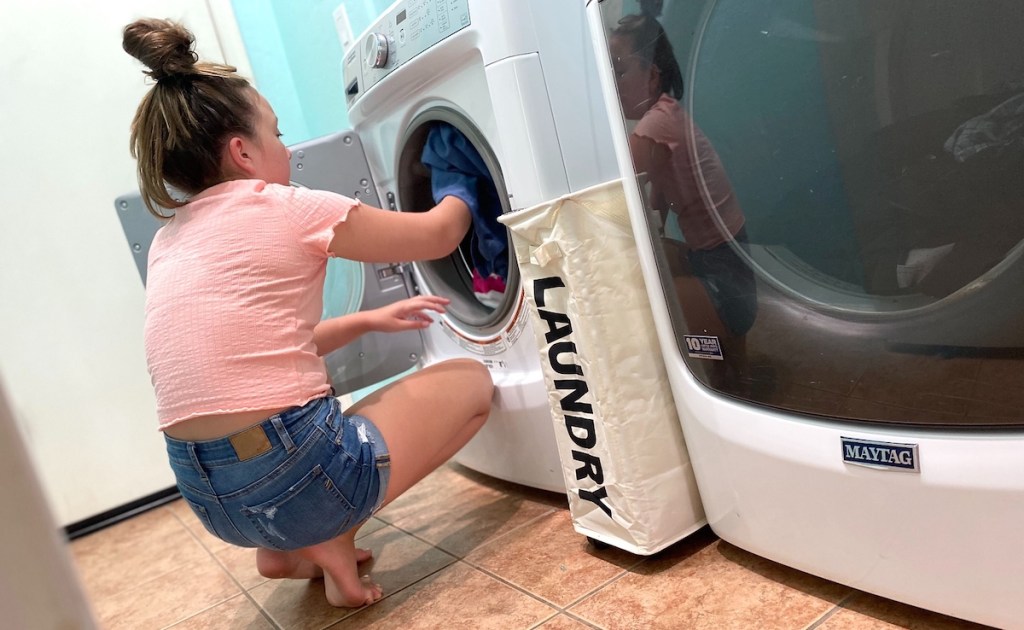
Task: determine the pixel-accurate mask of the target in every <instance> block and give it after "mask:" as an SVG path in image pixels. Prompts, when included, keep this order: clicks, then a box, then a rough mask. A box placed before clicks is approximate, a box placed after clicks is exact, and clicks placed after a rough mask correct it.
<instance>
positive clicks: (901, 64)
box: [587, 0, 1024, 628]
mask: <svg viewBox="0 0 1024 630" xmlns="http://www.w3.org/2000/svg"><path fill="white" fill-rule="evenodd" d="M587 4H588V7H587V11H588V18H589V23H590V25H591V31H592V35H593V37H594V44H595V52H596V54H597V56H598V69H599V74H600V76H601V79H602V84H603V86H604V88H605V90H604V91H605V98H606V104H607V106H608V110H609V112H610V122H611V128H612V129H613V140H614V142H615V145H616V151H617V154H618V159H619V163H620V165H621V168H622V170H623V172H624V173H626V179H627V180H628V182H629V185H628V186H627V188H628V190H629V198H630V212H631V216H632V218H633V219H634V230H635V232H636V238H637V242H638V247H639V249H640V252H641V256H642V259H643V268H644V273H645V278H646V279H647V283H648V293H649V296H650V299H651V303H652V305H653V308H654V311H655V321H656V326H657V329H658V334H659V338H660V340H661V347H662V351H663V354H664V357H665V361H666V364H667V366H668V372H669V377H670V380H671V385H672V389H673V393H674V396H675V398H676V404H677V407H678V410H679V415H680V421H681V423H682V426H683V433H684V436H685V439H686V442H687V446H688V450H689V453H690V456H691V458H692V461H693V465H694V472H695V474H696V477H697V483H698V487H699V490H700V495H701V498H702V501H703V503H704V507H705V510H706V513H707V518H708V521H709V523H710V525H711V527H712V528H713V529H714V531H715V532H716V533H717V534H718V535H719V536H721V537H722V538H723V539H724V540H726V541H728V542H730V543H732V544H735V545H737V546H739V547H742V548H744V549H746V550H749V551H751V552H753V553H756V554H759V555H762V556H765V557H767V558H770V559H772V560H775V561H777V562H780V563H783V564H786V565H789V566H791V567H795V568H797V569H800V570H803V571H806V572H809V573H812V574H815V575H818V576H822V577H824V578H827V579H829V580H833V581H835V582H839V583H842V584H846V585H849V586H851V587H854V588H857V589H860V590H863V591H867V592H870V593H875V594H878V595H881V596H884V597H887V598H891V599H894V600H898V601H901V602H906V603H908V604H912V605H915V606H919V607H922V608H926V609H929V610H934V611H938V612H941V613H945V614H948V615H952V616H955V617H959V618H962V619H967V620H972V621H977V622H981V623H986V624H991V625H994V626H997V627H1001V628H1012V627H1016V628H1020V627H1024V600H1022V599H1021V597H1020V593H1021V588H1022V585H1024V582H1022V580H1021V577H1020V567H1021V566H1024V541H1022V539H1021V536H1020V529H1021V528H1020V525H1021V523H1024V411H1022V409H1024V406H1022V403H1024V393H1022V392H1024V257H1022V256H1024V240H1022V239H1024V176H1022V174H1024V55H1022V54H1021V53H1020V50H1019V42H1020V39H1021V36H1022V35H1024V5H1022V4H1021V3H1019V2H1011V1H996V2H986V3H964V2H958V1H956V0H901V1H899V2H880V1H875V0H786V1H782V2H769V3H751V2H747V1H745V0H703V1H700V2H681V1H678V0H677V1H673V0H664V1H657V2H654V1H640V2H634V1H631V0H589V1H588V3H587ZM649 20H655V21H657V22H658V23H659V25H660V27H661V29H662V30H663V32H664V33H665V35H664V36H663V37H662V38H663V39H667V40H668V42H669V44H670V46H669V47H668V48H667V49H666V48H664V47H662V53H664V51H665V50H669V55H670V56H671V57H673V59H674V60H667V59H666V58H665V57H660V59H661V61H659V62H656V63H655V62H645V63H646V65H642V68H643V69H645V71H646V70H649V69H650V68H651V67H652V66H653V67H656V69H657V72H658V73H660V74H661V75H665V74H666V73H668V72H669V69H670V68H671V67H673V66H675V67H677V68H678V69H679V71H680V72H679V76H680V77H681V78H682V85H681V88H682V89H681V95H680V96H676V97H673V101H674V102H675V103H676V104H677V105H678V107H680V108H681V109H682V110H683V111H684V112H685V113H686V116H685V117H681V118H680V120H685V121H686V123H685V126H686V129H685V130H684V132H683V133H682V136H683V137H687V138H690V139H691V141H690V144H689V146H687V147H686V149H687V155H688V156H689V157H688V158H687V159H689V160H690V163H691V164H692V165H693V166H692V168H691V171H690V173H689V175H688V177H689V178H690V179H691V180H692V181H691V183H692V190H694V191H696V193H695V194H699V196H700V198H701V200H702V202H703V205H704V208H705V212H706V214H707V218H708V220H709V221H711V222H713V223H714V224H715V225H716V226H717V229H719V230H721V233H722V234H723V236H724V238H723V242H724V245H723V246H722V247H724V248H725V254H724V255H725V256H727V257H729V258H730V259H731V260H733V261H738V263H737V266H738V267H742V268H743V269H744V270H745V271H744V272H743V273H741V272H740V271H736V269H735V268H734V269H733V270H732V271H728V272H727V273H717V274H714V273H711V272H708V271H707V268H706V267H698V266H696V265H697V262H695V261H696V260H697V258H695V257H694V252H695V251H697V252H698V254H697V257H698V258H701V259H703V256H705V255H706V253H705V252H703V250H699V248H696V246H693V245H692V243H691V244H687V235H686V233H685V231H684V230H683V229H682V227H681V222H680V219H679V217H677V216H674V215H673V212H671V211H667V212H666V211H665V208H662V207H659V200H658V198H657V196H656V195H654V194H653V193H652V192H651V187H650V176H651V172H650V170H649V169H644V168H642V167H639V168H638V165H640V164H641V163H640V161H639V160H634V156H633V155H631V153H630V134H631V133H633V132H632V130H633V129H634V127H633V126H634V125H639V124H641V123H637V122H636V121H633V120H629V119H628V118H630V117H631V116H630V111H631V110H628V109H627V108H626V107H625V106H624V105H623V103H625V102H626V101H628V100H629V98H630V96H631V95H630V94H629V93H627V90H626V88H625V87H623V86H624V85H625V83H624V81H625V78H626V77H625V75H626V73H627V72H628V71H630V70H629V69H628V67H627V66H628V64H627V59H626V57H627V56H628V55H624V54H623V53H622V49H621V41H622V40H621V38H622V37H623V35H624V33H627V32H634V33H635V32H637V31H636V27H637V24H638V23H640V22H646V21H649ZM616 41H618V42H619V44H618V45H619V46H620V47H619V48H617V47H616V46H617V45H616ZM659 54H660V53H659ZM659 63H660V64H661V65H658V64H659ZM671 106H673V107H674V105H671ZM641 122H642V119H641ZM638 128H639V127H638ZM697 130H699V131H700V133H699V134H698V133H697ZM694 138H703V139H705V140H706V142H704V141H703V140H701V141H696V140H693V139H694ZM707 147H711V149H708V148H707ZM709 151H713V152H714V159H705V158H707V157H708V155H707V154H708V152H709ZM723 172H724V173H725V174H726V176H727V180H728V182H729V187H730V188H731V194H732V195H734V199H735V201H736V203H737V205H738V207H739V208H740V209H741V211H742V216H743V230H742V234H741V232H740V231H736V230H735V224H733V225H732V227H730V226H729V225H727V223H728V221H727V220H726V217H725V215H724V212H723V211H721V210H720V209H721V208H722V207H723V206H722V205H720V204H719V202H718V201H716V199H717V198H716V195H715V193H716V191H718V192H720V191H721V190H722V187H723V184H722V182H723V181H725V180H723ZM673 220H675V222H674V223H673ZM701 269H704V271H701ZM721 269H725V267H722V268H720V270H721ZM730 273H734V277H733V278H732V279H731V277H730V275H729V274H730ZM744 273H745V274H746V277H748V278H749V279H750V281H749V282H746V283H745V284H744V281H742V278H741V276H743V275H744ZM702 274H703V275H702ZM735 278H740V280H736V281H735V283H736V284H737V285H738V286H741V289H742V291H737V292H734V294H733V295H732V296H731V297H730V298H729V300H733V301H729V300H722V301H721V302H719V303H715V304H714V307H715V315H716V316H717V320H716V319H714V318H710V319H709V318H708V317H707V313H706V309H705V310H704V311H701V308H700V305H701V304H706V303H707V299H704V298H702V296H707V297H708V299H710V296H712V295H719V296H721V295H725V294H726V293H728V292H727V291H726V292H725V293H723V292H722V286H728V285H729V283H730V282H733V280H735ZM709 282H716V283H718V284H715V285H714V286H711V285H710V284H709ZM702 291H703V294H702V293H701V292H702ZM716 292H717V293H716ZM695 296H696V297H695ZM734 298H735V299H734ZM700 299H704V302H701V301H700ZM734 302H735V304H741V305H742V306H743V308H745V309H746V313H747V315H748V320H751V321H748V322H747V325H746V326H739V327H732V326H729V325H725V324H726V322H727V321H736V319H735V310H733V311H732V312H729V309H731V308H733V307H734V306H735V304H734ZM730 304H732V305H733V306H729V305H730Z"/></svg>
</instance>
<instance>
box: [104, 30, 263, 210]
mask: <svg viewBox="0 0 1024 630" xmlns="http://www.w3.org/2000/svg"><path fill="white" fill-rule="evenodd" d="M194 45H195V37H194V36H193V35H192V33H191V32H189V31H188V29H186V28H185V27H184V26H182V25H180V24H178V23H175V22H172V21H170V20H159V19H152V18H147V19H141V20H137V21H135V22H132V23H131V24H129V25H128V26H126V27H124V33H123V41H122V47H123V48H124V50H125V52H127V53H128V54H129V55H131V56H133V57H135V58H136V59H138V60H139V61H141V62H142V63H143V64H144V65H145V66H146V67H148V68H149V71H148V72H144V73H145V74H146V75H148V76H149V77H150V78H152V79H153V80H154V81H155V82H156V83H155V85H153V87H152V88H150V90H149V92H148V93H147V94H146V96H145V97H143V99H142V102H141V103H139V108H138V110H137V111H136V112H135V117H134V119H133V120H132V125H131V141H130V145H131V154H132V157H134V158H135V159H136V161H137V170H138V179H139V191H140V192H141V193H142V200H143V202H144V203H145V204H146V207H147V208H149V211H150V212H151V213H153V214H154V215H155V216H157V217H159V218H163V219H166V218H169V217H168V216H167V215H165V214H162V213H161V212H159V211H158V210H157V207H158V206H159V207H163V208H178V207H180V206H182V205H184V203H185V202H183V201H179V200H177V199H175V198H174V197H172V196H171V194H170V192H168V190H167V185H168V184H169V185H170V186H172V187H174V188H176V189H177V190H180V191H181V192H183V193H185V194H186V195H195V194H196V193H199V192H201V191H203V190H205V189H206V188H209V187H210V186H213V185H215V184H219V183H220V182H221V181H223V174H222V172H221V153H222V152H223V149H224V146H225V145H226V143H227V142H228V140H229V139H230V137H231V136H234V135H242V136H245V137H249V138H251V137H253V136H254V135H255V124H256V115H257V109H256V100H255V99H256V92H255V90H254V89H253V87H252V86H251V85H250V84H249V82H248V81H246V80H245V79H244V78H243V77H241V76H239V75H237V74H235V70H236V69H235V68H234V67H232V66H227V65H222V64H216V63H207V62H201V61H199V56H198V55H196V53H195V51H194V50H193V47H194Z"/></svg>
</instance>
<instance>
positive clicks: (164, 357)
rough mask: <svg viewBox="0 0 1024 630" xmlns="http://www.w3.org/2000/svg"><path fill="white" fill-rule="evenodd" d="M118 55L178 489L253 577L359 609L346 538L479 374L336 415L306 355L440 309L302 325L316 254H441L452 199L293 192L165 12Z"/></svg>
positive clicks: (258, 127) (284, 160)
mask: <svg viewBox="0 0 1024 630" xmlns="http://www.w3.org/2000/svg"><path fill="white" fill-rule="evenodd" d="M123 46H124V49H125V51H127V52H128V53H129V54H131V55H132V56H133V57H136V58H137V59H139V60H140V61H141V62H142V63H144V64H145V65H146V66H147V67H148V68H149V69H150V70H149V72H148V73H147V74H148V75H149V76H150V77H151V78H152V79H153V80H154V81H155V82H156V83H155V85H154V86H153V87H152V88H151V89H150V91H149V93H148V94H147V95H146V96H145V97H144V98H143V100H142V102H141V104H140V105H139V108H138V111H137V112H136V115H135V118H134V120H133V121H132V127H131V149H132V155H133V157H135V158H136V159H137V161H138V176H139V185H140V189H141V193H142V197H143V200H144V201H145V203H146V205H147V207H148V208H149V209H150V211H152V212H154V213H155V214H158V215H159V213H157V212H156V207H157V206H160V207H162V208H173V209H174V212H173V216H171V217H170V219H169V221H168V222H167V223H166V225H164V226H163V227H162V228H161V229H160V231H159V232H158V233H157V235H156V237H155V238H154V240H153V244H152V247H151V251H150V256H149V267H148V282H147V288H146V324H145V346H146V356H147V362H148V366H149V371H150V376H151V378H152V381H153V387H154V389H155V392H156V399H157V415H158V419H159V424H160V429H161V430H162V431H163V433H164V437H165V440H166V442H167V451H168V454H169V458H170V463H171V468H172V469H173V470H174V474H175V477H176V480H177V483H178V487H179V489H180V490H181V494H182V496H183V497H184V498H185V500H186V501H188V503H189V505H190V506H191V507H192V509H193V510H194V511H195V513H196V515H197V516H198V517H199V519H200V520H201V521H202V522H203V524H204V525H205V526H206V527H207V529H209V531H210V532H211V533H213V534H214V535H216V536H217V537H219V538H221V539H223V540H225V541H228V542H230V543H233V544H236V545H242V546H247V547H257V548H258V550H257V555H256V562H257V567H258V569H259V572H260V573H261V574H263V575H264V576H267V577H272V578H285V577H287V578H314V577H320V576H323V578H324V587H325V591H326V596H327V600H328V601H329V602H330V603H331V604H333V605H335V606H362V605H364V604H370V603H372V602H374V601H377V600H378V599H380V598H381V589H380V587H379V586H377V585H376V584H374V583H373V582H371V581H370V580H369V578H368V577H366V576H363V577H360V575H359V572H358V563H360V562H363V561H365V560H368V559H369V558H370V555H371V554H370V552H369V551H366V550H357V549H356V548H355V544H354V540H355V534H356V530H357V529H358V527H359V525H360V524H361V523H363V522H364V521H365V520H366V519H368V518H369V517H370V515H371V514H373V513H374V512H375V511H376V510H378V509H380V508H381V507H382V506H384V505H387V504H388V503H389V502H391V501H392V500H394V499H395V498H396V497H397V496H399V495H400V494H402V493H403V492H405V491H406V490H407V489H409V487H411V486H412V485H413V484H414V483H416V482H417V481H419V480H420V479H422V478H423V477H424V476H426V475H427V474H428V473H430V472H431V471H432V470H434V469H435V468H437V467H438V466H439V465H441V464H442V463H444V462H445V461H447V460H448V459H449V458H450V457H451V456H452V455H454V454H455V453H456V451H458V450H459V449H460V448H461V447H462V446H463V445H464V444H465V443H466V442H467V441H468V440H469V439H470V438H471V437H472V436H473V435H474V434H475V433H476V432H477V430H478V429H479V428H480V426H481V425H482V424H483V422H484V421H485V420H486V418H487V415H488V412H489V410H490V404H491V396H492V393H493V385H492V382H491V378H490V374H489V372H488V371H487V369H486V368H485V367H484V366H483V365H482V364H480V363H478V362H475V361H472V360H453V361H446V362H444V363H440V364H437V365H433V366H430V367H428V368H425V369H423V370H420V371H418V372H416V373H415V374H413V375H411V376H409V377H406V378H405V379H403V380H401V381H400V382H397V383H395V384H393V385H391V386H390V387H388V388H385V389H383V390H380V391H378V392H377V393H375V394H373V395H371V396H369V397H367V398H366V399H364V400H362V401H360V402H359V403H358V404H356V405H355V406H353V407H352V408H350V409H347V410H345V411H344V413H343V412H342V411H341V410H340V409H339V405H338V401H337V399H336V398H335V397H334V396H333V393H332V391H331V386H330V383H329V381H328V377H327V372H326V368H325V366H324V363H323V360H322V359H321V358H320V357H321V356H322V355H324V354H327V353H329V352H331V351H332V350H334V349H336V348H338V347H340V346H343V345H344V344H346V343H348V342H349V341H351V340H353V339H355V338H356V337H358V336H359V335H362V334H364V333H367V332H370V331H387V332H391V331H400V330H407V329H414V328H425V327H426V326H428V325H429V324H430V317H429V316H428V314H427V313H428V312H429V311H435V312H444V305H445V304H446V303H447V302H448V301H447V300H446V299H443V298H439V297H427V296H420V297H415V298H411V299H409V300H405V301H402V302H399V303H397V304H394V305H391V306H388V307H384V308H381V309H377V310H373V311H368V312H362V313H356V314H352V315H346V316H343V317H338V318H334V319H329V320H325V321H319V315H320V312H321V308H322V306H321V303H322V288H323V282H324V275H325V269H326V262H327V258H328V257H329V256H343V257H345V258H349V259H352V260H358V261H364V262H394V261H408V260H419V259H433V258H439V257H442V256H445V255H448V254H449V253H450V252H451V251H453V250H454V249H455V248H456V247H457V245H458V243H459V242H460V241H461V239H462V237H463V235H464V234H465V233H466V231H467V229H468V228H469V226H470V215H469V212H468V209H467V206H466V203H465V202H464V201H462V200H461V199H458V198H456V197H453V196H449V197H445V198H444V199H442V200H441V202H440V203H439V204H438V205H437V206H436V207H434V208H432V209H431V210H429V211H428V212H422V213H398V212H390V211H385V210H380V209H378V208H372V207H369V206H366V205H363V204H360V203H359V202H358V201H354V200H352V199H349V198H346V197H342V196H340V195H336V194H333V193H327V192H322V191H313V190H306V189H299V188H295V187H292V186H290V185H289V168H290V167H289V158H290V153H289V151H288V149H287V148H285V146H284V145H283V144H282V142H281V140H280V136H281V134H280V132H279V131H278V129H277V118H276V116H275V115H274V111H273V109H271V107H270V104H269V103H267V101H266V100H265V99H264V98H263V97H262V96H260V94H259V93H257V92H256V90H255V89H254V88H252V87H251V86H250V85H249V83H248V82H247V81H246V80H245V79H243V78H241V77H239V76H238V75H237V74H235V68H232V67H230V66H224V65H218V64H213V63H203V62H199V61H198V58H197V56H196V54H195V53H194V52H193V46H194V38H193V36H192V34H191V33H190V32H189V31H188V30H186V29H185V28H184V27H182V26H181V25H178V24H176V23H173V22H170V21H166V20H155V19H143V20H139V21H136V22H134V23H132V24H129V25H128V26H126V27H125V29H124V33H123ZM167 185H170V186H172V187H173V188H174V189H177V190H178V191H181V192H182V193H184V194H185V195H186V197H187V201H185V202H181V201H177V200H175V199H173V198H172V197H171V196H170V195H169V194H168V191H167V187H166V186H167ZM164 218H166V217H164Z"/></svg>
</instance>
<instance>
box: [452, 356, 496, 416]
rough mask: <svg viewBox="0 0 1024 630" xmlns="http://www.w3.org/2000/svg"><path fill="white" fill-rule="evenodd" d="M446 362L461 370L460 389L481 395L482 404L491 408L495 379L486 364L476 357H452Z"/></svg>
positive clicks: (472, 394) (469, 393)
mask: <svg viewBox="0 0 1024 630" xmlns="http://www.w3.org/2000/svg"><path fill="white" fill-rule="evenodd" d="M445 363H447V364H451V366H452V367H453V368H455V369H457V370H459V379H458V380H459V389H460V391H462V392H465V393H467V394H468V395H471V396H477V397H479V401H480V404H481V405H482V406H484V407H486V408H487V409H490V406H491V398H492V397H493V396H494V379H493V378H492V377H491V371H490V369H488V367H487V366H486V365H484V364H483V363H481V362H479V361H477V360H475V359H451V360H450V361H446V362H445Z"/></svg>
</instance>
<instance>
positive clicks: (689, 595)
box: [570, 528, 850, 630]
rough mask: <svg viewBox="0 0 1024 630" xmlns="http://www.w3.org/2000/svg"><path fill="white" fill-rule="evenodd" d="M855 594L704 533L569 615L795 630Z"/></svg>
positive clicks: (627, 626) (627, 625)
mask: <svg viewBox="0 0 1024 630" xmlns="http://www.w3.org/2000/svg"><path fill="white" fill-rule="evenodd" d="M849 592H850V589H849V588H846V587H844V586H840V585H837V584H833V583H831V582H827V581H825V580H822V579H819V578H816V577H814V576H811V575H807V574H805V573H801V572H799V571H795V570H792V569H788V568H786V567H783V566H782V565H779V564H776V563H774V562H771V561H769V560H765V559H763V558H759V557H757V556H754V555H752V554H749V553H747V552H745V551H742V550H740V549H738V548H736V547H733V546H732V545H729V544H728V543H724V542H721V541H719V540H717V539H716V538H715V536H714V534H712V533H710V530H709V529H706V528H705V529H704V530H701V531H700V532H698V533H696V534H694V535H692V536H690V537H689V538H687V539H686V540H683V541H681V542H680V543H677V544H675V545H673V546H672V547H670V548H669V549H667V550H665V551H663V552H661V553H659V554H656V555H655V556H652V557H651V558H649V559H648V560H646V561H644V563H643V564H642V565H640V566H639V567H637V568H635V569H633V570H632V571H630V573H629V575H627V576H625V577H623V578H622V579H620V580H617V581H615V582H614V583H612V584H611V585H609V586H607V587H605V588H604V589H602V590H601V591H600V592H598V593H596V594H595V595H593V596H591V597H589V598H587V599H585V600H584V601H582V602H581V603H579V604H577V605H576V606H573V607H572V608H571V609H570V612H572V613H573V614H575V615H577V616H579V617H580V618H582V619H585V620H587V621H589V622H591V623H594V624H596V625H598V626H600V627H602V628H608V629H609V630H617V629H620V628H621V629H623V630H633V629H635V628H645V629H646V628H651V629H662V628H663V629H665V630H676V629H678V628H687V629H690V628H693V629H700V628H709V629H714V630H723V629H728V628H736V629H742V630H747V629H749V628H758V629H759V630H770V629H775V628H777V629H780V630H781V629H786V630H791V629H792V630H796V629H800V628H805V627H806V626H807V625H808V624H810V623H811V622H813V621H815V620H816V619H818V618H819V617H821V616H822V615H823V614H825V613H826V612H828V611H829V610H831V609H832V608H833V607H834V606H835V604H836V603H837V602H838V601H839V600H840V599H842V598H843V597H844V596H846V595H847V594H848V593H849Z"/></svg>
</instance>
